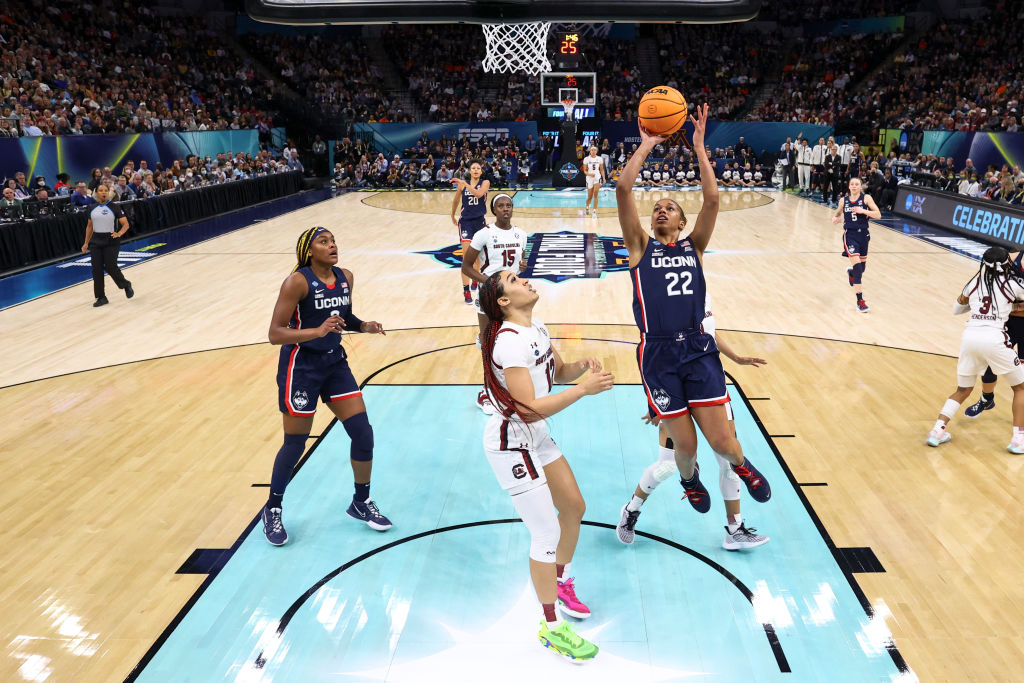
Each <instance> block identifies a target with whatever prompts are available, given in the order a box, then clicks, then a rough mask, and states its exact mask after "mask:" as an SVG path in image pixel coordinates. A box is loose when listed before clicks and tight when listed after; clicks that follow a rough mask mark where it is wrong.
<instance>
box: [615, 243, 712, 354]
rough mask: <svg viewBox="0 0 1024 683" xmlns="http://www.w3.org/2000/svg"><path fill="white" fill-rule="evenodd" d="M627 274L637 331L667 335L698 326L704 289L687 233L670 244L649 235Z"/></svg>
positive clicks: (702, 279) (704, 294) (702, 312)
mask: <svg viewBox="0 0 1024 683" xmlns="http://www.w3.org/2000/svg"><path fill="white" fill-rule="evenodd" d="M631 275H632V278H633V318H634V319H635V320H636V325H637V327H639V328H640V331H641V332H643V333H644V334H651V335H655V336H662V335H665V336H669V335H674V334H675V333H677V332H679V331H682V330H699V329H700V323H701V321H702V320H703V319H704V299H705V297H706V296H707V292H706V287H705V284H704V268H703V267H702V266H701V263H700V259H699V258H697V249H696V248H695V247H694V246H693V242H691V241H690V238H689V237H687V238H685V239H683V240H682V241H680V242H673V243H671V244H662V243H661V242H659V241H658V240H656V239H653V238H651V239H650V240H648V242H647V249H646V250H645V251H644V255H643V256H642V257H641V258H640V263H638V264H637V265H636V267H635V268H633V269H632V270H631Z"/></svg>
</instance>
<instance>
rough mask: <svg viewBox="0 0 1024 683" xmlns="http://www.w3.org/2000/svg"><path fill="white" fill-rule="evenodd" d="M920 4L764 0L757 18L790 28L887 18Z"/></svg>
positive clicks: (917, 0)
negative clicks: (837, 21)
mask: <svg viewBox="0 0 1024 683" xmlns="http://www.w3.org/2000/svg"><path fill="white" fill-rule="evenodd" d="M920 4H921V2H920V0H845V1H844V2H835V1H834V0H804V2H799V3H795V2H790V0H764V2H763V3H762V5H761V12H760V13H759V14H758V16H757V19H758V21H777V22H779V23H780V24H786V25H789V26H792V25H794V24H801V23H803V22H806V21H833V20H836V19H853V18H857V19H862V18H867V17H891V16H897V15H903V14H906V13H907V12H910V11H913V10H915V9H917V7H918V5H920Z"/></svg>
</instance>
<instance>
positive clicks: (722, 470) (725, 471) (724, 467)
mask: <svg viewBox="0 0 1024 683" xmlns="http://www.w3.org/2000/svg"><path fill="white" fill-rule="evenodd" d="M715 460H717V461H718V487H719V488H720V489H721V490H722V500H739V499H740V478H739V475H737V474H736V473H735V472H733V471H732V463H730V462H729V460H728V459H727V458H725V457H724V456H722V455H719V454H718V453H715Z"/></svg>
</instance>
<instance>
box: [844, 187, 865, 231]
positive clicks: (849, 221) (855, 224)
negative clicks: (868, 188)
mask: <svg viewBox="0 0 1024 683" xmlns="http://www.w3.org/2000/svg"><path fill="white" fill-rule="evenodd" d="M843 199H844V201H843V229H844V230H867V229H868V217H867V216H865V215H863V214H856V213H854V212H853V207H855V206H859V207H860V208H862V209H864V210H867V208H868V207H867V205H866V204H865V203H864V193H863V192H861V193H860V196H859V197H857V201H854V200H852V199H850V195H846V197H844V198H843Z"/></svg>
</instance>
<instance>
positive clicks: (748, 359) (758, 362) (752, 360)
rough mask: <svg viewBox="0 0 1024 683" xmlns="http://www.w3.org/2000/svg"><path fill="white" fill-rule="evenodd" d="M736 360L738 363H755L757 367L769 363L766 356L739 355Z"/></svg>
mask: <svg viewBox="0 0 1024 683" xmlns="http://www.w3.org/2000/svg"><path fill="white" fill-rule="evenodd" d="M735 362H736V364H737V365H753V366H754V367H755V368H759V367H761V366H762V365H767V364H768V361H766V360H765V359H764V358H754V357H752V356H737V357H736V361H735Z"/></svg>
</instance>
